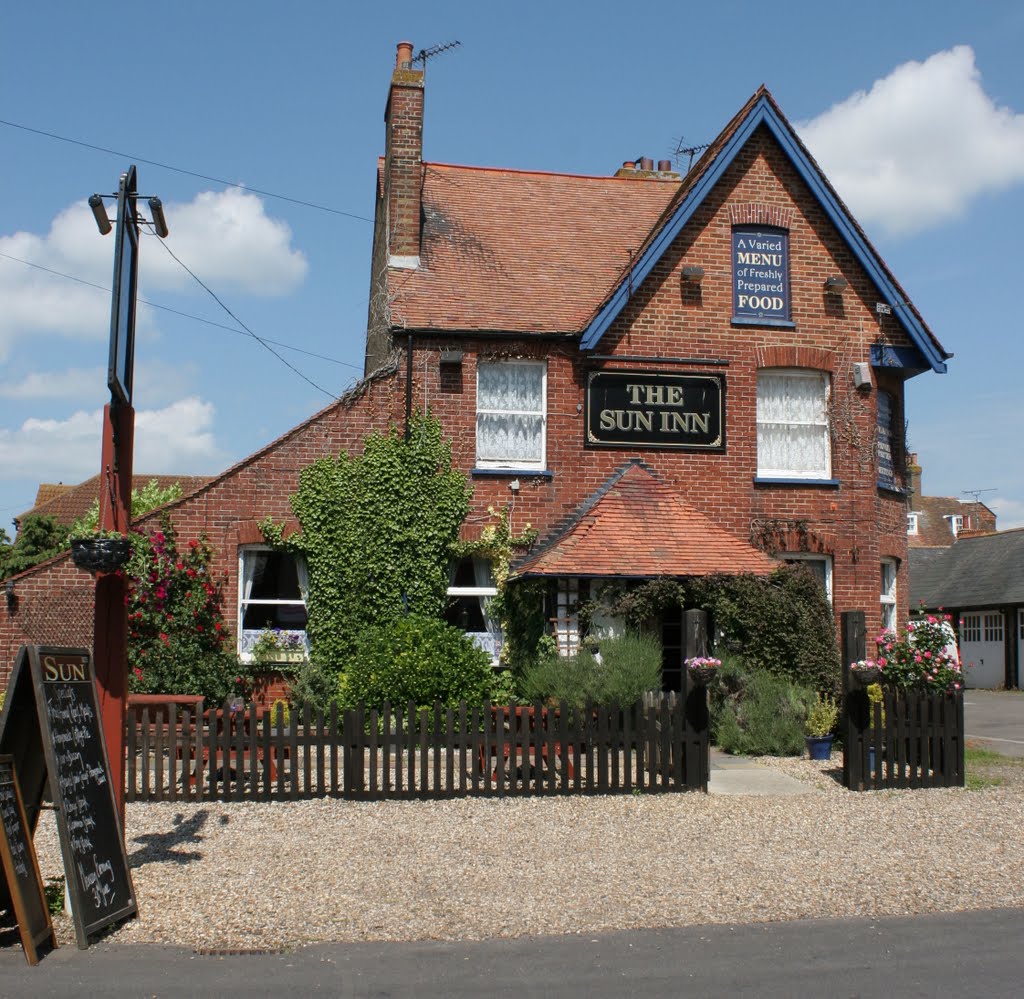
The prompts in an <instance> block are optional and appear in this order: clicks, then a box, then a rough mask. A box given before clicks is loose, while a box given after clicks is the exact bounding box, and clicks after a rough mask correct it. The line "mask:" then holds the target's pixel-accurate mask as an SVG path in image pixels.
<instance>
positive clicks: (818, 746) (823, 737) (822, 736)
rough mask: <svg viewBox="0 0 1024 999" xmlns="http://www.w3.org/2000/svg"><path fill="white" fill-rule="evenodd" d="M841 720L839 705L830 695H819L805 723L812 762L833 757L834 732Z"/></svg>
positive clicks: (809, 755)
mask: <svg viewBox="0 0 1024 999" xmlns="http://www.w3.org/2000/svg"><path fill="white" fill-rule="evenodd" d="M838 719H839V705H838V704H836V702H835V700H834V699H833V698H832V697H831V696H830V695H829V694H824V695H822V694H818V695H817V697H816V698H815V702H814V704H813V705H812V706H811V710H810V712H808V715H807V721H806V722H805V723H804V742H805V744H806V745H807V755H808V757H809V758H810V759H812V760H827V759H829V758H831V756H832V739H833V734H832V730H833V729H834V728H835V725H836V722H837V721H838Z"/></svg>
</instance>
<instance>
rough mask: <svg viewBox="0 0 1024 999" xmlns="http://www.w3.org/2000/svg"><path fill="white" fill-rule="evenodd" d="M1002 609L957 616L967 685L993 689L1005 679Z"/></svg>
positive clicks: (999, 685) (961, 657)
mask: <svg viewBox="0 0 1024 999" xmlns="http://www.w3.org/2000/svg"><path fill="white" fill-rule="evenodd" d="M1005 654H1006V647H1005V646H1004V645H1003V612H1002V611H976V612H973V613H971V614H961V615H960V659H961V661H962V662H963V664H964V666H965V667H967V666H969V665H970V664H971V663H973V664H974V665H973V667H972V668H970V669H968V670H967V686H968V687H982V688H988V689H990V690H991V689H993V688H995V687H1002V686H1003V684H1004V683H1005V682H1006V669H1005V666H1004V656H1005Z"/></svg>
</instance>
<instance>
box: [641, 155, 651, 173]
mask: <svg viewBox="0 0 1024 999" xmlns="http://www.w3.org/2000/svg"><path fill="white" fill-rule="evenodd" d="M640 169H641V170H653V169H654V160H652V159H650V158H648V157H647V156H644V157H643V158H642V159H641V160H640Z"/></svg>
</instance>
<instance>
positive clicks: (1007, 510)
mask: <svg viewBox="0 0 1024 999" xmlns="http://www.w3.org/2000/svg"><path fill="white" fill-rule="evenodd" d="M985 505H986V506H987V507H989V508H990V509H991V510H994V511H995V514H996V527H997V528H998V529H999V530H1000V531H1009V530H1010V529H1011V528H1014V527H1024V501H1021V500H1015V499H1008V498H1005V497H1004V498H996V499H990V500H987V501H986V502H985Z"/></svg>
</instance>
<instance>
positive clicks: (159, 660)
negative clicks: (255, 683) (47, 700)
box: [126, 525, 251, 706]
mask: <svg viewBox="0 0 1024 999" xmlns="http://www.w3.org/2000/svg"><path fill="white" fill-rule="evenodd" d="M132 549H133V554H132V559H131V561H130V562H129V563H128V565H127V566H126V574H127V575H128V577H129V587H128V595H127V597H126V600H127V604H128V687H129V689H130V690H132V691H138V692H140V693H150V694H201V695H202V696H203V697H205V698H206V703H207V705H208V706H210V705H218V704H221V703H223V701H224V700H225V699H226V698H228V697H248V695H249V694H250V693H251V677H250V675H249V673H248V671H245V668H244V667H240V666H239V664H238V659H237V657H236V656H235V654H234V648H233V643H232V642H231V641H230V640H229V639H230V636H229V634H228V632H227V630H226V628H225V626H224V617H223V614H222V613H221V609H220V600H219V594H218V592H217V588H216V586H215V585H214V580H213V577H212V575H211V573H210V561H211V559H212V557H213V550H212V549H211V548H210V546H209V545H208V544H207V542H206V540H205V539H201V540H198V541H197V540H193V541H189V542H188V544H187V545H186V546H184V548H183V549H182V550H179V548H178V545H177V540H176V538H175V534H174V531H173V530H172V529H171V527H170V526H169V525H164V529H163V530H159V531H154V532H153V534H152V535H151V536H150V537H149V538H146V537H144V536H143V535H140V534H135V535H133V536H132Z"/></svg>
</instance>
